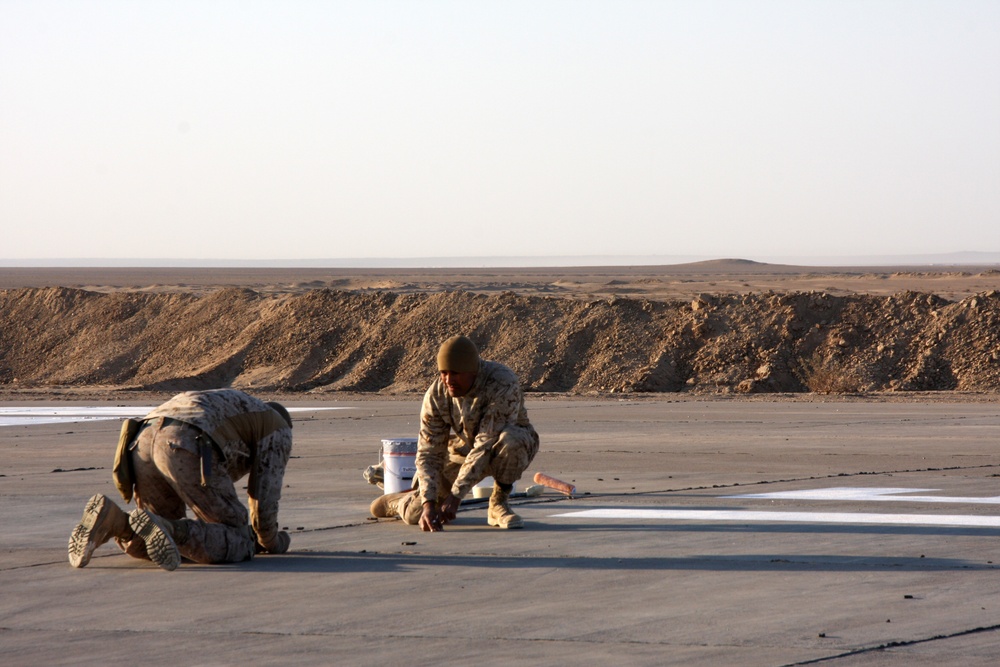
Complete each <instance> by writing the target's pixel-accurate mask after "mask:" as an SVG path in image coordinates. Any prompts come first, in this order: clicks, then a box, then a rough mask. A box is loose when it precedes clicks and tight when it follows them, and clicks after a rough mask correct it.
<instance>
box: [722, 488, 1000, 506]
mask: <svg viewBox="0 0 1000 667" xmlns="http://www.w3.org/2000/svg"><path fill="white" fill-rule="evenodd" d="M937 490H938V489H907V488H893V487H882V488H874V489H871V488H864V487H854V486H838V487H833V488H829V489H800V490H796V491H775V492H773V493H745V494H741V495H737V496H720V497H721V498H755V499H762V500H852V501H859V502H890V501H895V502H907V503H965V504H972V505H1000V496H985V497H974V496H928V495H922V496H914V495H900V494H908V493H926V492H928V491H937Z"/></svg>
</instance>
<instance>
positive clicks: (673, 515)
mask: <svg viewBox="0 0 1000 667" xmlns="http://www.w3.org/2000/svg"><path fill="white" fill-rule="evenodd" d="M550 516H551V517H553V518H562V519H639V520H646V521H703V522H704V521H728V522H733V523H773V522H785V523H840V524H877V525H893V524H895V525H905V526H966V527H969V526H972V527H986V528H1000V516H968V515H963V514H866V513H852V512H760V511H752V510H666V509H593V510H580V511H576V512H565V513H562V514H552V515H550Z"/></svg>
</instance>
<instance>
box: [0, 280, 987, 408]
mask: <svg viewBox="0 0 1000 667" xmlns="http://www.w3.org/2000/svg"><path fill="white" fill-rule="evenodd" d="M0 312H2V313H3V320H2V329H0V388H6V389H7V390H11V389H17V390H22V389H30V388H33V387H38V388H42V387H53V386H62V387H84V386H100V387H103V388H115V389H143V390H158V391H175V390H181V389H193V388H207V387H218V386H234V387H242V388H248V387H252V388H254V390H256V391H281V392H308V391H352V392H385V393H400V392H410V391H422V390H423V389H424V388H425V387H426V385H427V383H428V381H429V379H430V378H432V377H433V375H434V373H435V368H434V365H433V364H434V362H433V360H434V355H435V351H436V349H437V346H438V344H439V342H440V341H441V340H442V339H444V338H445V337H447V336H449V335H451V334H453V333H456V332H465V333H467V334H468V335H470V336H471V337H473V338H474V339H475V340H476V341H477V342H478V343H479V345H480V347H481V349H482V351H483V356H485V357H487V358H490V359H495V360H498V361H502V362H503V363H505V364H507V365H509V366H511V367H512V368H513V369H514V370H515V371H516V372H517V373H518V375H519V376H520V377H521V379H522V382H523V383H524V386H525V388H526V389H527V390H528V391H536V392H568V393H579V394H588V393H595V392H596V393H607V392H677V391H687V392H698V393H705V392H708V393H719V392H722V393H728V392H735V393H757V392H807V391H814V392H837V393H845V392H871V391H941V390H960V391H986V392H994V391H997V390H1000V292H997V291H990V292H985V293H982V294H977V295H975V296H970V297H967V298H965V299H963V300H961V301H958V302H949V301H947V300H945V299H943V298H941V297H938V296H935V295H933V294H926V293H914V292H900V293H897V294H894V295H892V296H872V295H863V294H857V295H849V296H832V295H829V294H826V293H819V292H809V293H787V294H775V293H759V294H745V295H716V296H709V295H705V296H702V297H699V298H697V299H694V300H693V301H685V302H677V301H673V302H664V301H651V300H644V299H632V298H618V297H615V298H610V299H601V300H590V301H587V300H578V299H566V298H558V297H536V296H522V295H517V294H514V293H512V292H504V293H500V294H492V295H483V294H475V293H470V292H463V291H450V292H442V293H436V294H397V293H390V292H374V293H373V292H356V291H340V290H330V289H316V290H311V291H305V292H302V293H297V294H264V293H259V292H255V291H252V290H248V289H220V290H217V291H215V292H211V293H208V294H183V293H181V294H176V293H174V294H162V293H145V292H130V291H121V292H114V293H101V292H93V291H87V290H81V289H69V288H64V287H50V288H41V289H39V288H25V289H11V290H3V291H0Z"/></svg>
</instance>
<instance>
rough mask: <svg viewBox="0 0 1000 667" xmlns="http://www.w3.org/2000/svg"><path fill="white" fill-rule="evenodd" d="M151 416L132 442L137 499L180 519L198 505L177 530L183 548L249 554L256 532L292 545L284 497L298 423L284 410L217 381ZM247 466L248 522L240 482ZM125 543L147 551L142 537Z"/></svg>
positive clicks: (265, 541) (206, 556)
mask: <svg viewBox="0 0 1000 667" xmlns="http://www.w3.org/2000/svg"><path fill="white" fill-rule="evenodd" d="M145 420H146V424H145V426H144V427H143V428H142V430H141V431H140V432H139V434H138V436H137V437H136V439H135V441H134V442H133V444H132V445H131V450H132V451H131V459H132V464H133V466H134V474H135V497H136V504H137V505H138V506H139V507H142V508H144V509H147V510H149V511H151V512H153V513H154V514H157V515H159V516H161V517H163V518H166V519H171V520H175V523H176V520H178V519H184V518H185V513H186V507H190V508H191V509H192V511H193V512H194V514H195V516H196V517H197V518H198V520H189V519H188V520H184V521H181V522H180V524H181V530H180V531H179V535H177V536H175V537H176V538H177V547H178V549H179V551H180V553H181V555H182V556H184V557H185V558H188V559H189V560H193V561H195V562H198V563H231V562H237V561H243V560H248V559H250V558H252V557H253V555H254V551H255V544H254V543H255V535H256V542H257V543H258V545H259V547H257V548H258V549H260V548H262V549H263V550H266V551H284V550H285V549H287V546H288V545H287V540H288V537H287V534H284V533H282V535H279V530H278V501H279V499H280V497H281V484H282V479H283V477H284V473H285V466H286V465H287V463H288V457H289V455H290V453H291V449H292V431H291V426H290V425H289V424H288V422H286V421H285V419H284V418H283V417H282V416H281V415H280V414H279V413H278V412H276V411H274V410H272V409H271V407H270V406H268V405H267V404H265V403H264V402H263V401H260V400H258V399H256V398H254V397H252V396H249V395H247V394H244V393H243V392H240V391H236V390H233V389H218V390H211V391H191V392H186V393H183V394H178V395H177V396H175V397H174V398H172V399H171V400H169V401H167V402H166V403H164V404H163V405H161V406H160V407H158V408H156V409H155V410H153V411H152V412H150V413H149V414H148V415H146V417H145ZM203 456H204V457H205V461H204V463H203V461H202V457H203ZM255 458H256V470H255V471H252V469H251V468H252V465H254V459H255ZM209 466H210V467H211V470H208V469H207V468H208V467H209ZM247 474H250V482H249V484H248V489H247V493H248V494H249V501H248V505H249V507H250V515H249V524H248V517H247V509H246V507H244V506H243V504H242V503H241V502H240V499H239V497H238V496H237V494H236V487H235V486H234V482H236V481H237V480H239V479H240V478H242V477H244V476H245V475H247ZM203 482H204V483H203ZM282 541H283V542H284V544H283V545H282V544H281V543H282ZM120 544H121V546H122V548H123V549H125V551H126V552H128V553H129V554H130V555H133V556H136V557H140V558H141V557H143V556H145V545H144V544H143V542H142V540H135V539H134V540H131V542H120Z"/></svg>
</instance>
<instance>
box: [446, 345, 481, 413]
mask: <svg viewBox="0 0 1000 667" xmlns="http://www.w3.org/2000/svg"><path fill="white" fill-rule="evenodd" d="M437 366H438V372H439V373H440V374H441V382H443V383H444V386H445V387H447V388H448V394H449V395H450V396H453V397H455V398H458V397H460V396H465V395H466V394H468V393H469V390H470V389H472V385H473V384H474V383H475V381H476V375H477V374H478V373H479V350H478V349H477V348H476V344H475V343H473V342H472V340H470V339H469V338H468V337H467V336H452V337H451V338H449V339H448V340H446V341H445V342H443V343H441V347H440V349H438V355H437Z"/></svg>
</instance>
